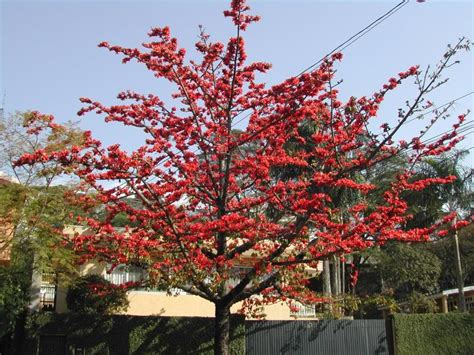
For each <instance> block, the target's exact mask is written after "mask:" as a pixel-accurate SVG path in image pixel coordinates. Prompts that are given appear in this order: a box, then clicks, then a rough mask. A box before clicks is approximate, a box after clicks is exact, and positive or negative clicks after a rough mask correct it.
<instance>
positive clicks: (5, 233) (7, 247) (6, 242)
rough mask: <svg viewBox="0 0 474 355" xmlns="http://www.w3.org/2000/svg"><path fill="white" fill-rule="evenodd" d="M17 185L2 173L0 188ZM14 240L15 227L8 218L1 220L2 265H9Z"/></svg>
mask: <svg viewBox="0 0 474 355" xmlns="http://www.w3.org/2000/svg"><path fill="white" fill-rule="evenodd" d="M12 183H17V181H16V180H15V179H13V178H11V177H9V176H8V175H6V174H5V173H3V172H1V171H0V188H1V187H2V186H5V185H8V184H12ZM12 238H13V225H12V221H11V219H9V218H8V216H5V217H4V218H0V265H8V264H9V263H10V257H11V240H12Z"/></svg>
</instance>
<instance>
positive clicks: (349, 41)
mask: <svg viewBox="0 0 474 355" xmlns="http://www.w3.org/2000/svg"><path fill="white" fill-rule="evenodd" d="M407 4H408V0H403V1H401V2H400V3H398V4H397V5H396V6H394V7H392V8H391V9H390V10H388V11H387V12H386V13H384V14H383V15H382V16H380V17H378V18H377V19H375V20H374V21H372V22H371V23H370V24H368V25H367V26H366V27H364V28H363V29H361V30H360V31H359V32H357V33H356V34H354V35H353V36H351V37H349V38H348V39H347V40H345V41H344V42H342V43H341V44H340V45H338V46H337V47H335V48H334V49H333V50H332V51H330V52H329V53H327V54H326V55H324V56H323V57H322V58H320V59H319V60H318V61H317V62H315V63H313V64H311V65H310V66H309V67H307V68H306V69H304V70H303V71H301V72H300V73H299V74H298V75H296V77H300V76H301V75H303V74H305V73H306V72H308V71H310V70H311V69H313V68H314V67H316V66H317V65H319V64H321V63H322V62H323V61H324V59H326V58H328V57H329V56H330V55H331V54H334V53H336V52H337V51H340V52H342V51H343V50H344V49H346V48H348V47H350V46H351V45H352V44H354V43H355V42H357V41H358V40H359V39H360V38H362V37H364V36H365V35H366V34H367V33H369V32H370V31H372V30H373V29H374V28H375V27H377V26H378V25H379V24H381V23H382V22H384V21H385V20H387V19H388V18H389V17H391V16H393V15H394V14H395V13H396V12H398V11H399V10H400V9H402V8H403V7H404V6H405V5H407ZM243 112H245V111H242V112H239V113H238V114H237V115H235V116H234V117H233V118H236V117H238V116H240V115H241V114H242V113H243ZM250 115H251V113H248V114H247V115H245V116H244V117H242V118H241V119H239V120H238V121H236V122H234V123H232V126H233V127H235V126H237V125H238V124H239V123H241V122H242V121H244V120H245V119H247V118H248V117H249V116H250Z"/></svg>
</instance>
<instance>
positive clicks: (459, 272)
mask: <svg viewBox="0 0 474 355" xmlns="http://www.w3.org/2000/svg"><path fill="white" fill-rule="evenodd" d="M456 221H457V215H456V217H455V218H454V221H453V222H454V223H453V225H455V224H456ZM454 249H455V254H456V281H457V285H458V309H459V311H461V312H465V311H466V298H465V297H464V278H463V274H462V265H461V252H460V250H459V238H458V231H457V230H456V229H454Z"/></svg>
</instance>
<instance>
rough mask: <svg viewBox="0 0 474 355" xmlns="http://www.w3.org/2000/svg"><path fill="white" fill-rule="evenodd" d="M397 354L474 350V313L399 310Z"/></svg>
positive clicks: (396, 327) (396, 315)
mask: <svg viewBox="0 0 474 355" xmlns="http://www.w3.org/2000/svg"><path fill="white" fill-rule="evenodd" d="M393 319H394V324H393V326H394V332H395V354H397V355H417V354H420V355H421V354H422V355H427V354H430V355H437V354H440V355H441V354H443V355H444V354H450V355H451V354H466V355H467V354H474V336H473V334H474V315H472V314H464V313H448V314H395V315H394V316H393Z"/></svg>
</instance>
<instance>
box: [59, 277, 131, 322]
mask: <svg viewBox="0 0 474 355" xmlns="http://www.w3.org/2000/svg"><path fill="white" fill-rule="evenodd" d="M66 302H67V307H68V309H69V310H71V311H73V312H79V313H89V314H90V313H92V314H102V315H103V314H112V313H116V312H122V311H126V310H127V307H128V299H127V292H126V289H125V288H123V287H120V286H115V285H112V284H111V283H110V281H107V280H106V279H104V278H103V277H101V276H99V275H86V276H83V277H79V278H78V279H76V280H75V283H74V285H72V286H71V287H70V288H69V289H68V292H67V296H66Z"/></svg>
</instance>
